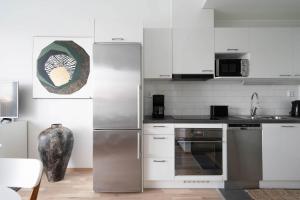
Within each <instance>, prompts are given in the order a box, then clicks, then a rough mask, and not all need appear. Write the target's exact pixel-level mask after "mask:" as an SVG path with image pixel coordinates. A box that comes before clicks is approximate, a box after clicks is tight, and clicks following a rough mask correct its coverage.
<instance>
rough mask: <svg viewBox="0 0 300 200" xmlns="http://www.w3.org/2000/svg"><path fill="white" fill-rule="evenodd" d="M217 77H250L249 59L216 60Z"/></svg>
mask: <svg viewBox="0 0 300 200" xmlns="http://www.w3.org/2000/svg"><path fill="white" fill-rule="evenodd" d="M215 67H216V70H215V73H216V74H215V76H216V77H235V76H237V77H247V76H248V75H249V60H248V59H232V58H230V59H228V58H218V59H216V66H215Z"/></svg>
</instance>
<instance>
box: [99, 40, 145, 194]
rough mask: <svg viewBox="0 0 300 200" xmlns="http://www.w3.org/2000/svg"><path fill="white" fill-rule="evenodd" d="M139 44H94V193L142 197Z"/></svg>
mask: <svg viewBox="0 0 300 200" xmlns="http://www.w3.org/2000/svg"><path fill="white" fill-rule="evenodd" d="M141 55H142V53H141V44H139V43H95V45H94V96H93V110H94V125H93V126H94V133H93V134H94V136H93V137H94V144H93V145H94V147H93V151H94V152H93V160H94V161H93V162H94V164H93V165H94V170H93V175H94V176H93V182H94V191H95V192H141V191H142V162H141V160H142V159H141V134H142V130H141V120H142V118H141V117H142V116H141V108H142V101H141V92H142V88H141V87H142V86H141V80H142V78H141V77H142V73H141V63H142V58H141Z"/></svg>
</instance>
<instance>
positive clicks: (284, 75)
mask: <svg viewBox="0 0 300 200" xmlns="http://www.w3.org/2000/svg"><path fill="white" fill-rule="evenodd" d="M279 76H281V77H289V76H291V75H290V74H280V75H279Z"/></svg>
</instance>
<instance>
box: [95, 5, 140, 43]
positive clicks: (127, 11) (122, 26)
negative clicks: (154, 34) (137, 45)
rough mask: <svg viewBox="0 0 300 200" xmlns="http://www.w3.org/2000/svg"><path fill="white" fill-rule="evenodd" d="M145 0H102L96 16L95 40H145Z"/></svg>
mask: <svg viewBox="0 0 300 200" xmlns="http://www.w3.org/2000/svg"><path fill="white" fill-rule="evenodd" d="M143 6H144V4H143V1H141V0H126V1H124V0H109V1H103V0H102V1H101V6H99V8H98V10H99V11H98V12H97V16H96V18H95V42H143Z"/></svg>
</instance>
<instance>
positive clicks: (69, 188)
mask: <svg viewBox="0 0 300 200" xmlns="http://www.w3.org/2000/svg"><path fill="white" fill-rule="evenodd" d="M92 188H93V187H92V173H91V170H72V171H68V172H67V174H66V176H65V179H64V180H63V181H60V182H56V183H49V182H48V181H47V178H46V177H43V180H42V183H41V188H40V192H39V196H38V200H70V199H72V200H79V199H80V200H81V199H82V200H85V199H86V200H94V199H99V200H117V199H118V200H222V199H223V198H222V197H221V195H220V193H219V192H218V191H217V190H215V189H147V190H145V192H144V193H134V194H132V193H128V194H110V193H100V194H99V193H94V192H93V189H92ZM19 194H20V195H21V196H22V200H29V195H30V190H24V189H22V190H20V191H19Z"/></svg>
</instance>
